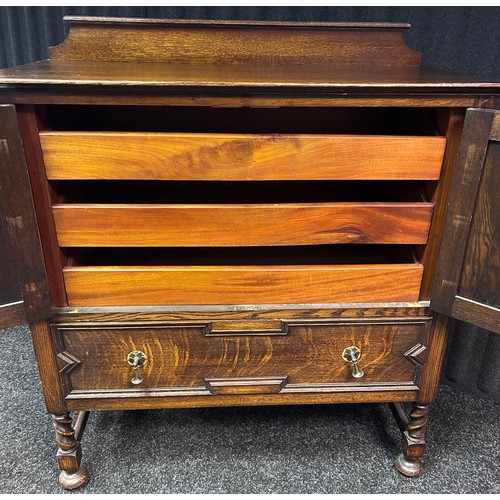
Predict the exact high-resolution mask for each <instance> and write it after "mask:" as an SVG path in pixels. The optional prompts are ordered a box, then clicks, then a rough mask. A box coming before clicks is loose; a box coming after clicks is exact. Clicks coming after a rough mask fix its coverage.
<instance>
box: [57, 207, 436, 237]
mask: <svg viewBox="0 0 500 500" xmlns="http://www.w3.org/2000/svg"><path fill="white" fill-rule="evenodd" d="M432 208H433V204H432V203H417V202H415V203H286V204H248V205H246V204H245V205H244V204H211V205H187V204H186V205H165V204H161V205H160V204H155V205H146V204H141V205H132V204H110V205H107V204H78V205H73V204H59V205H55V206H54V207H53V213H54V220H55V223H56V230H57V238H58V241H59V245H60V246H62V247H92V246H96V247H99V246H101V247H102V246H110V247H118V246H135V247H137V246H139V247H148V246H179V247H180V246H260V245H262V246H265V245H313V244H329V243H399V244H425V243H426V241H427V236H428V231H429V226H430V219H431V215H432Z"/></svg>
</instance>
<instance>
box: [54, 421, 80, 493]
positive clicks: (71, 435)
mask: <svg viewBox="0 0 500 500" xmlns="http://www.w3.org/2000/svg"><path fill="white" fill-rule="evenodd" d="M86 418H87V414H82V415H81V418H79V419H78V421H77V423H78V425H77V426H76V427H77V431H75V428H74V427H73V420H72V418H71V417H70V414H69V413H64V414H63V415H52V421H53V423H54V429H55V431H56V442H57V445H58V446H59V449H58V450H57V455H56V458H57V463H58V465H59V469H61V474H60V475H59V482H60V483H61V486H62V487H63V488H65V489H67V490H74V489H76V488H79V487H80V486H82V485H83V484H85V483H86V482H87V480H88V478H89V473H88V472H87V469H86V468H85V467H84V466H83V465H81V460H82V451H81V448H80V441H79V439H80V437H81V434H82V432H83V427H84V426H85V421H86ZM75 434H76V436H75Z"/></svg>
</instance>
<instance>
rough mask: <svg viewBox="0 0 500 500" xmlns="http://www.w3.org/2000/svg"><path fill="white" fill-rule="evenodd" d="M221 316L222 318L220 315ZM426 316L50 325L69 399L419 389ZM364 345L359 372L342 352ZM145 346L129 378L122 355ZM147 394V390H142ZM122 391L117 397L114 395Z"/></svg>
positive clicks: (130, 370) (125, 358)
mask: <svg viewBox="0 0 500 500" xmlns="http://www.w3.org/2000/svg"><path fill="white" fill-rule="evenodd" d="M226 323H227V324H226ZM427 325H428V322H427V320H426V318H423V319H419V320H418V321H415V320H413V321H411V322H409V321H406V320H405V321H391V322H388V321H386V320H384V321H383V322H380V321H378V322H376V321H374V322H368V323H366V322H364V323H362V324H361V323H359V322H357V323H356V322H352V323H350V322H342V323H331V322H330V323H318V322H315V323H296V322H295V323H292V322H290V323H288V322H286V321H282V320H265V321H262V322H259V321H251V322H248V321H246V322H245V321H242V322H238V321H214V322H213V323H206V324H197V325H184V326H181V325H179V326H149V327H144V326H141V327H139V326H137V327H135V326H124V327H116V326H115V327H107V326H93V327H89V326H85V327H77V326H71V325H68V326H64V325H58V326H54V328H55V329H56V332H57V334H58V336H59V339H60V345H61V348H60V349H61V352H60V353H59V354H58V361H59V364H60V366H59V368H60V372H61V374H62V376H63V377H64V378H65V380H66V387H68V392H69V393H70V398H73V399H74V398H78V397H91V396H92V395H94V396H95V395H96V394H98V393H99V391H105V392H104V393H103V396H102V397H105V396H106V397H112V396H113V391H115V392H119V393H121V394H122V395H125V396H127V394H128V395H130V396H131V397H133V396H134V395H135V396H145V393H147V392H148V391H156V395H158V390H160V391H161V393H162V395H165V396H179V395H181V396H190V395H192V396H210V395H215V396H221V395H233V396H234V395H246V394H248V395H250V394H287V393H288V394H289V393H311V392H312V393H317V392H325V391H326V392H338V391H371V390H373V391H380V390H396V391H398V390H400V391H403V390H415V389H417V388H418V387H417V385H418V379H419V373H420V368H421V366H422V364H423V363H424V361H425V357H426V352H425V345H426V343H427V341H426V336H427ZM351 346H356V347H357V348H358V349H359V350H360V351H361V357H360V360H359V367H360V369H361V370H362V371H363V372H364V375H363V376H362V377H361V378H355V377H354V376H353V366H352V365H351V363H349V362H347V361H345V360H344V359H343V358H342V353H343V350H344V349H345V348H347V347H351ZM138 351H140V352H142V353H143V354H144V355H145V357H146V362H145V364H144V365H143V366H140V367H139V368H138V375H139V377H141V378H142V379H143V380H142V382H141V383H140V384H139V385H134V384H133V383H132V378H133V377H134V370H133V367H132V366H131V365H130V364H129V363H128V361H127V356H128V355H129V353H132V352H138ZM146 395H147V394H146ZM120 397H121V396H120Z"/></svg>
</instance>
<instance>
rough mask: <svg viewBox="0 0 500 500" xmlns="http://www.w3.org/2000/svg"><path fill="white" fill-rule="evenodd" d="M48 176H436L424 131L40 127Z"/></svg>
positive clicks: (434, 155)
mask: <svg viewBox="0 0 500 500" xmlns="http://www.w3.org/2000/svg"><path fill="white" fill-rule="evenodd" d="M40 140H41V144H42V150H43V155H44V161H45V167H46V171H47V177H48V178H49V179H54V180H57V179H60V180H62V179H144V180H148V179H149V180H168V179H170V180H308V179H315V180H327V179H331V180H340V179H400V180H403V179H406V180H409V179H416V180H418V179H438V178H439V174H440V171H441V164H442V160H443V155H444V148H445V143H446V140H445V138H443V137H437V136H436V137H429V136H411V137H410V136H382V135H381V136H369V135H326V134H325V135H319V134H311V135H306V134H291V135H279V134H252V135H250V134H206V133H200V134H193V133H139V132H116V133H113V132H42V133H40Z"/></svg>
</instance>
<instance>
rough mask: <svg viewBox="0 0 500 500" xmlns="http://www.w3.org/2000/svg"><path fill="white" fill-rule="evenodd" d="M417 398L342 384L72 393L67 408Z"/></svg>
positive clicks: (400, 389)
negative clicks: (254, 390)
mask: <svg viewBox="0 0 500 500" xmlns="http://www.w3.org/2000/svg"><path fill="white" fill-rule="evenodd" d="M342 389H343V390H342ZM164 396H168V397H164ZM417 396H418V389H417V388H416V386H406V385H400V386H394V385H389V384H387V385H384V386H382V385H379V386H378V390H374V389H373V387H372V386H361V385H356V386H355V387H352V386H349V385H348V384H343V385H340V384H339V385H338V386H337V387H336V388H335V392H334V391H333V390H329V391H328V392H325V391H322V392H310V393H293V392H292V393H288V392H287V393H280V394H238V395H224V396H210V397H209V398H207V397H206V396H198V395H189V396H185V395H183V394H182V393H180V394H177V395H173V394H172V391H170V390H168V389H167V390H165V389H149V390H144V391H137V392H132V391H131V390H129V389H126V390H116V391H106V392H99V391H73V392H72V393H71V394H69V395H68V396H67V397H66V405H67V407H68V410H70V411H86V410H88V409H89V408H91V409H92V410H120V411H123V410H139V409H142V410H146V409H156V410H157V409H159V408H202V407H212V408H216V407H224V406H263V405H298V404H301V405H307V404H339V403H389V402H396V401H399V402H412V401H415V400H416V398H417Z"/></svg>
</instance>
